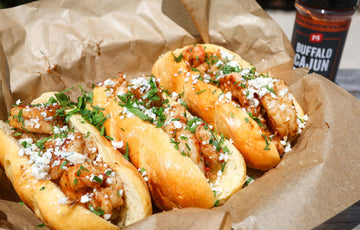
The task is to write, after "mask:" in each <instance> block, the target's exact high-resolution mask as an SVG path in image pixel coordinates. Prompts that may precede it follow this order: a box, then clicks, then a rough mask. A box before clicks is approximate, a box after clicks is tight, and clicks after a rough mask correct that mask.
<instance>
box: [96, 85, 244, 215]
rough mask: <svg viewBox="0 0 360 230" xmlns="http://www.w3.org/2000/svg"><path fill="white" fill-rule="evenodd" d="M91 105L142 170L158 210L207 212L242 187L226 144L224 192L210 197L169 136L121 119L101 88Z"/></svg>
mask: <svg viewBox="0 0 360 230" xmlns="http://www.w3.org/2000/svg"><path fill="white" fill-rule="evenodd" d="M93 104H94V105H97V106H99V107H101V108H105V111H104V113H107V114H110V118H109V119H108V120H107V121H106V122H105V123H104V126H105V130H106V133H107V135H109V136H111V137H112V138H114V140H115V141H116V140H118V139H123V140H126V142H127V144H128V146H129V149H130V153H129V155H130V159H131V161H132V162H133V163H134V165H135V166H136V167H138V168H140V169H145V170H146V172H147V177H148V184H149V188H150V191H151V195H152V198H153V201H154V203H155V204H156V206H158V207H159V208H160V209H163V210H169V209H172V208H186V207H199V208H211V207H213V206H214V204H215V202H216V200H219V201H218V202H219V203H223V202H224V201H225V200H227V199H228V198H229V197H230V196H231V195H232V194H233V193H235V192H236V191H238V190H239V189H241V187H242V185H243V184H244V181H245V176H246V172H245V171H246V166H245V161H244V159H243V158H242V156H241V154H240V153H239V152H238V151H237V150H236V148H235V147H233V146H231V144H230V143H228V142H226V144H228V145H229V150H230V151H231V152H232V154H231V158H230V159H229V160H228V163H227V164H226V167H225V170H224V174H223V176H222V177H221V180H220V183H219V185H218V187H221V188H222V190H223V191H224V192H222V193H220V194H219V195H218V196H217V197H214V193H213V191H212V188H211V187H210V185H209V183H208V182H207V179H206V177H205V176H204V175H203V174H202V172H201V171H200V169H199V167H198V166H197V165H195V164H194V163H193V162H192V161H191V160H190V158H188V157H184V156H183V155H181V153H180V152H179V151H178V150H176V149H175V148H174V146H173V145H172V144H171V141H170V137H169V135H168V134H166V133H165V132H164V131H163V130H162V129H161V128H156V127H155V126H154V125H153V124H150V123H148V122H146V121H143V120H141V119H140V118H138V117H136V116H135V117H126V118H121V117H120V116H119V114H120V113H121V111H122V107H121V106H119V105H118V104H117V102H115V101H114V98H113V97H108V96H107V95H106V89H105V88H104V87H96V88H95V89H94V91H93ZM230 146H231V147H230Z"/></svg>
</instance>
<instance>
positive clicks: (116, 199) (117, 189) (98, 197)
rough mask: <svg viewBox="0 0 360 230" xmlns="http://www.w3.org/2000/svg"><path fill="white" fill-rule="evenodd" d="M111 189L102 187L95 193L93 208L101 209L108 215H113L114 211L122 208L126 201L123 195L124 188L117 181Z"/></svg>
mask: <svg viewBox="0 0 360 230" xmlns="http://www.w3.org/2000/svg"><path fill="white" fill-rule="evenodd" d="M108 186H110V187H101V188H100V189H97V190H96V191H95V192H94V196H93V201H92V202H91V203H92V206H95V207H100V208H101V209H102V210H104V212H105V213H106V214H112V213H113V210H114V209H116V208H118V207H120V206H121V205H122V204H123V203H124V201H123V199H122V195H121V193H122V192H123V186H122V184H121V183H120V181H118V180H117V181H115V182H113V184H111V185H108Z"/></svg>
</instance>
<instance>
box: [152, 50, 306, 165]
mask: <svg viewBox="0 0 360 230" xmlns="http://www.w3.org/2000/svg"><path fill="white" fill-rule="evenodd" d="M152 74H153V75H154V76H155V77H157V78H158V79H159V80H160V85H161V86H162V87H163V88H164V89H165V90H168V91H169V92H175V93H177V94H178V95H180V96H181V99H182V100H183V101H184V102H185V104H186V106H187V107H188V109H189V111H191V112H192V113H193V114H195V115H196V116H199V117H201V118H202V119H204V120H205V121H206V122H207V123H208V124H210V125H213V126H214V127H215V129H216V130H217V131H218V132H219V133H220V134H222V135H224V136H225V137H227V138H229V139H231V140H232V141H233V142H234V145H235V146H236V148H237V149H238V150H239V151H240V152H241V153H242V154H243V156H244V158H245V161H246V163H247V166H249V167H251V168H255V169H259V170H263V171H266V170H268V169H271V168H273V167H275V166H276V165H277V164H278V163H279V162H280V158H281V156H282V155H283V153H284V152H288V151H290V150H291V141H293V140H295V139H296V137H298V135H299V134H300V133H301V131H302V129H303V128H304V126H305V121H306V120H307V116H306V115H304V112H303V110H302V108H301V106H300V105H299V103H298V102H297V101H296V99H295V98H294V96H293V95H292V94H291V93H290V91H289V88H288V87H287V85H286V84H285V82H284V81H282V80H280V79H276V78H274V77H272V76H270V74H268V73H266V74H264V73H258V72H256V69H255V67H254V66H252V65H251V64H250V63H248V62H247V61H245V60H244V59H242V58H241V57H240V56H239V55H237V54H235V53H233V52H231V51H229V50H227V49H225V48H223V47H220V46H216V45H212V44H201V45H200V44H198V45H192V46H186V47H183V48H181V49H177V50H174V51H169V52H167V53H165V54H164V55H162V56H161V57H160V58H159V59H158V60H157V61H156V63H155V64H154V65H153V68H152Z"/></svg>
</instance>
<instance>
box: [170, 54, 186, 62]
mask: <svg viewBox="0 0 360 230" xmlns="http://www.w3.org/2000/svg"><path fill="white" fill-rule="evenodd" d="M171 54H172V56H173V57H174V61H175V62H176V63H179V62H181V60H182V59H183V54H182V53H181V54H180V55H179V56H177V57H176V56H175V54H174V53H171Z"/></svg>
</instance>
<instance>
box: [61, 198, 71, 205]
mask: <svg viewBox="0 0 360 230" xmlns="http://www.w3.org/2000/svg"><path fill="white" fill-rule="evenodd" d="M58 202H59V204H62V205H66V204H68V203H70V202H69V200H68V198H67V197H61V198H60V199H59V200H58Z"/></svg>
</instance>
